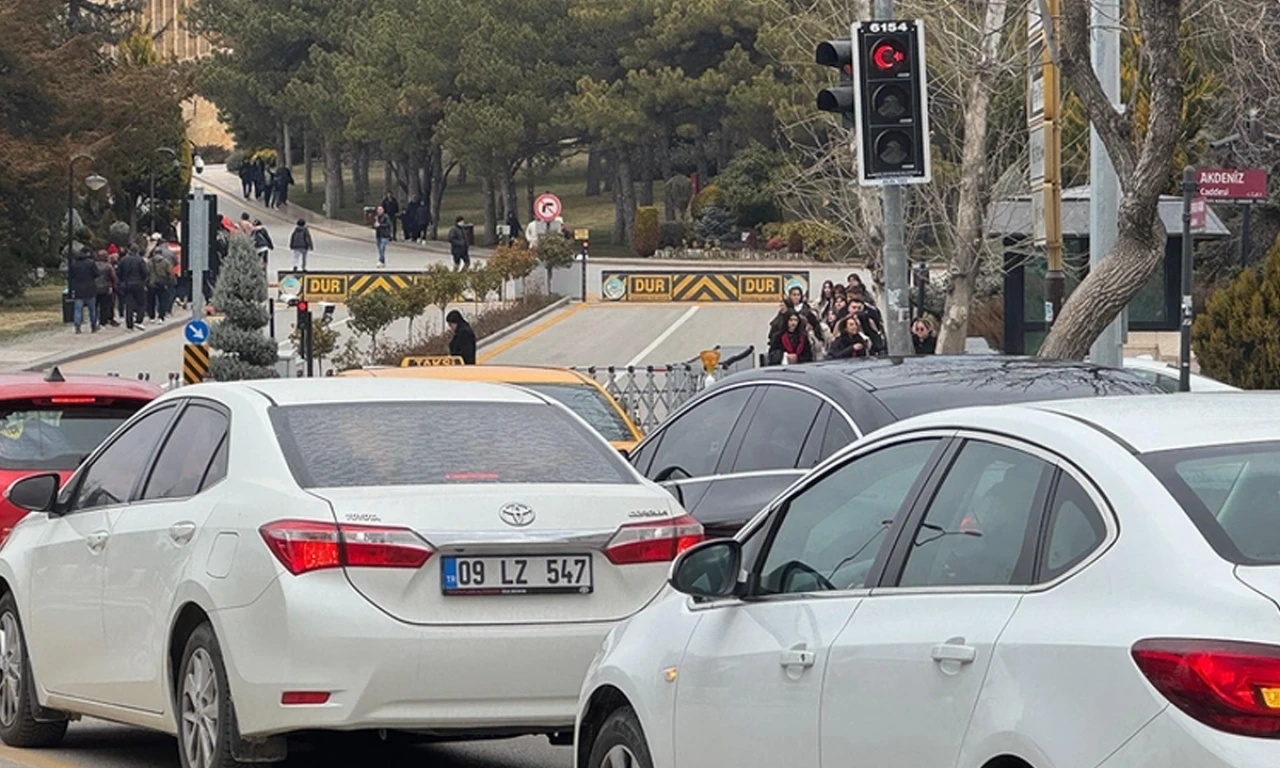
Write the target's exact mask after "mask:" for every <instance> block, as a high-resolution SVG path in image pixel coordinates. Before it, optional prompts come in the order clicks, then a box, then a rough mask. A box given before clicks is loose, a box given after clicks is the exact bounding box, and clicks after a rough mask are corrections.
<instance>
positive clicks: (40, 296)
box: [0, 282, 63, 342]
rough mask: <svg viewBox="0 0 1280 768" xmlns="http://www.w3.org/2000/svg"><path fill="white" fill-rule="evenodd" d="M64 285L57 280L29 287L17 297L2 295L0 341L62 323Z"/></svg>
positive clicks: (0, 300)
mask: <svg viewBox="0 0 1280 768" xmlns="http://www.w3.org/2000/svg"><path fill="white" fill-rule="evenodd" d="M62 288H63V286H62V285H61V284H59V283H56V282H49V283H44V284H42V285H37V286H33V287H31V288H28V289H27V291H26V292H25V293H24V294H23V295H22V296H19V297H18V298H15V299H0V342H4V341H12V340H13V339H16V338H18V337H20V336H28V335H31V334H34V333H40V332H42V331H51V330H54V329H56V328H60V327H61V326H62Z"/></svg>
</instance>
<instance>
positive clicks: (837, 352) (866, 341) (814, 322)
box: [766, 273, 937, 365]
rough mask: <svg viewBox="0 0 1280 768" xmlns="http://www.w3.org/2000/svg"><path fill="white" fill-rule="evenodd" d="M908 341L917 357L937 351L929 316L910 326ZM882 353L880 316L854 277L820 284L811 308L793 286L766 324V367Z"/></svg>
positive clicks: (884, 349)
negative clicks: (767, 339) (767, 336)
mask: <svg viewBox="0 0 1280 768" xmlns="http://www.w3.org/2000/svg"><path fill="white" fill-rule="evenodd" d="M911 342H912V345H913V347H914V351H915V353H916V354H918V355H931V354H933V353H934V352H935V351H936V348H937V330H936V328H935V326H934V324H933V320H932V318H930V317H928V316H927V315H922V316H920V317H919V318H917V319H916V320H915V322H913V323H912V325H911ZM887 351H888V343H887V341H886V335H885V330H884V317H883V315H881V313H880V310H879V308H877V307H876V303H875V300H874V299H873V298H872V297H871V295H870V292H869V291H867V288H866V285H865V284H863V282H862V278H860V277H858V275H857V274H854V273H850V274H849V276H848V278H847V282H846V284H845V285H835V284H833V283H832V282H831V281H830V280H828V281H827V282H825V283H823V284H822V293H821V295H820V297H819V299H818V305H817V307H816V308H815V307H814V306H812V305H811V304H810V302H809V300H808V298H807V297H806V296H805V293H804V289H803V288H801V287H800V286H792V287H791V289H790V290H789V291H788V294H787V298H785V299H783V300H782V302H781V303H780V304H779V306H778V314H777V315H776V316H775V317H774V318H773V320H772V321H771V322H770V323H769V352H768V355H767V358H766V359H767V362H768V364H769V365H794V364H797V363H808V362H813V361H814V360H838V359H841V358H854V357H877V356H880V355H883V354H885V353H886V352H887Z"/></svg>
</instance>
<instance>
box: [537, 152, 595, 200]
mask: <svg viewBox="0 0 1280 768" xmlns="http://www.w3.org/2000/svg"><path fill="white" fill-rule="evenodd" d="M600 165H601V157H600V152H599V151H597V150H594V149H593V150H591V151H589V152H588V153H587V197H596V196H598V195H599V194H600V171H601V168H600ZM531 170H532V169H531ZM529 210H530V214H532V211H533V203H529Z"/></svg>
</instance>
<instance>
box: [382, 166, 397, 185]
mask: <svg viewBox="0 0 1280 768" xmlns="http://www.w3.org/2000/svg"><path fill="white" fill-rule="evenodd" d="M395 183H396V168H395V166H394V165H393V164H392V163H391V161H390V160H386V159H384V160H383V161H382V188H383V189H391V187H392V186H393V185H394V184H395Z"/></svg>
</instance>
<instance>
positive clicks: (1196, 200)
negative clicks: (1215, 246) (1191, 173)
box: [1191, 197, 1209, 230]
mask: <svg viewBox="0 0 1280 768" xmlns="http://www.w3.org/2000/svg"><path fill="white" fill-rule="evenodd" d="M1208 211H1209V203H1208V202H1207V201H1206V200H1205V199H1204V198H1203V197H1193V198H1191V228H1192V229H1193V230H1201V229H1204V225H1205V224H1206V223H1207V222H1208V220H1209V213H1208Z"/></svg>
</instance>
